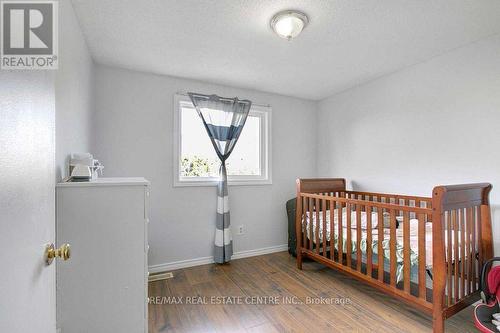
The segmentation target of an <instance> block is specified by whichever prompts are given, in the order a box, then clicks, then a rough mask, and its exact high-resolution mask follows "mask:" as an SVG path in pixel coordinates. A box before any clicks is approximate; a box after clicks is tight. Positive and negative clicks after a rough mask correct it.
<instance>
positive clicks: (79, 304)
mask: <svg viewBox="0 0 500 333" xmlns="http://www.w3.org/2000/svg"><path fill="white" fill-rule="evenodd" d="M149 191H150V189H149V182H148V181H147V180H146V179H144V178H99V179H97V180H95V181H91V182H75V183H59V184H58V185H57V189H56V211H57V219H56V226H57V227H56V234H57V240H58V243H59V242H67V243H69V244H70V245H71V251H72V253H71V259H70V260H69V261H67V262H57V267H56V272H57V273H56V278H57V280H56V285H57V327H58V328H60V329H61V331H62V332H64V333H72V332H93V333H99V332H103V333H104V332H106V333H108V332H124V333H127V332H130V333H138V332H147V329H148V323H147V318H148V316H147V296H148V294H147V284H148V263H147V252H148V242H147V224H148V222H149V193H150V192H149Z"/></svg>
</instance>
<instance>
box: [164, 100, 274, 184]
mask: <svg viewBox="0 0 500 333" xmlns="http://www.w3.org/2000/svg"><path fill="white" fill-rule="evenodd" d="M174 104H175V105H174V111H175V112H174V115H175V117H174V118H175V119H174V144H175V149H174V186H207V185H216V184H217V181H218V179H219V166H220V161H219V158H218V157H217V154H216V153H215V150H214V147H213V146H212V142H211V141H210V138H209V137H208V134H207V131H206V130H205V127H204V126H203V122H202V121H201V119H200V117H199V116H198V113H197V112H196V109H195V108H194V106H193V104H192V103H191V100H190V99H189V97H188V96H184V95H175V98H174ZM270 122H271V107H269V106H260V105H252V108H251V109H250V113H249V115H248V118H247V120H246V123H245V127H244V128H243V131H242V132H241V135H240V138H239V140H238V142H237V143H236V146H235V148H234V150H233V152H232V153H231V155H230V156H229V158H228V159H227V161H226V168H227V174H228V182H229V185H256V184H271V165H270V163H271V156H270V151H269V147H270V131H269V128H270Z"/></svg>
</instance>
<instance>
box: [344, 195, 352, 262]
mask: <svg viewBox="0 0 500 333" xmlns="http://www.w3.org/2000/svg"><path fill="white" fill-rule="evenodd" d="M345 210H346V213H347V214H346V215H347V221H346V229H347V237H346V243H347V244H346V251H345V254H346V263H347V266H348V267H351V256H352V241H351V204H350V203H346V205H345Z"/></svg>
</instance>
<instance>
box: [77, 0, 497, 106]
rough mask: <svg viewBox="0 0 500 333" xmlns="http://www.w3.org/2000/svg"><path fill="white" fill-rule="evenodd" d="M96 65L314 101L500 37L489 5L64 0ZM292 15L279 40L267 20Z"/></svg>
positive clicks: (453, 1)
mask: <svg viewBox="0 0 500 333" xmlns="http://www.w3.org/2000/svg"><path fill="white" fill-rule="evenodd" d="M73 4H74V7H75V10H76V12H77V15H78V18H79V20H80V22H81V25H82V29H83V31H84V34H85V36H86V39H87V42H88V45H89V48H90V51H91V53H92V56H93V57H94V59H95V61H96V62H97V63H100V64H107V65H112V66H118V67H123V68H128V69H133V70H139V71H145V72H152V73H157V74H166V75H172V76H178V77H185V78H192V79H197V80H202V81H208V82H213V83H219V84H225V85H230V86H237V87H243V88H251V89H257V90H261V91H268V92H274V93H279V94H284V95H289V96H296V97H302V98H308V99H315V100H317V99H322V98H325V97H328V96H330V95H332V94H334V93H337V92H340V91H342V90H345V89H348V88H350V87H353V86H355V85H358V84H360V83H363V82H366V81H369V80H372V79H374V78H376V77H379V76H381V75H384V74H387V73H390V72H393V71H396V70H399V69H401V68H403V67H406V66H409V65H412V64H415V63H419V62H422V61H425V60H427V59H429V58H431V57H434V56H436V55H440V54H443V53H445V52H447V51H449V50H452V49H454V48H457V47H459V46H462V45H466V44H469V43H471V42H474V41H477V40H480V39H483V38H485V37H488V36H490V35H493V34H497V33H500V1H498V0H383V1H374V0H363V1H361V0H343V1H337V0H287V1H285V0H282V1H280V0H267V1H264V0H212V1H209V0H177V1H172V0H141V1H139V0H121V1H120V0H73ZM290 8H294V9H299V10H301V11H303V12H305V13H306V14H307V15H308V16H309V18H310V24H309V26H308V27H307V28H306V29H305V30H304V31H303V33H302V34H301V35H299V36H298V37H297V38H296V39H294V40H292V41H290V42H288V41H286V40H284V39H281V38H279V37H277V36H276V35H275V34H274V33H273V32H272V30H271V28H270V27H269V20H270V19H271V17H272V16H273V15H274V14H275V13H276V12H278V11H280V10H284V9H290Z"/></svg>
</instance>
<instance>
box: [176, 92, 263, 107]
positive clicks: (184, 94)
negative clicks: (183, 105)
mask: <svg viewBox="0 0 500 333" xmlns="http://www.w3.org/2000/svg"><path fill="white" fill-rule="evenodd" d="M177 95H181V96H185V97H189V95H188V94H187V93H181V92H178V93H177ZM252 105H255V106H260V107H264V108H269V107H271V104H258V103H254V102H252Z"/></svg>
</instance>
